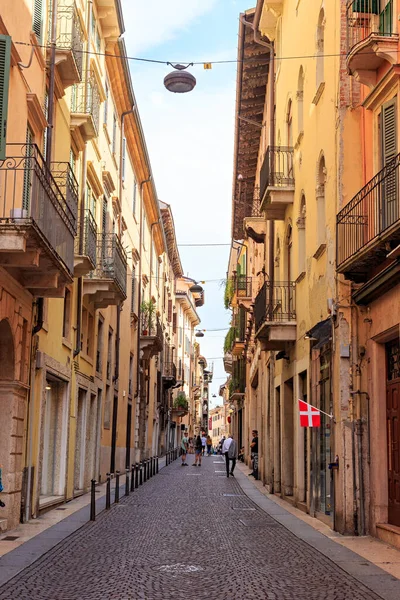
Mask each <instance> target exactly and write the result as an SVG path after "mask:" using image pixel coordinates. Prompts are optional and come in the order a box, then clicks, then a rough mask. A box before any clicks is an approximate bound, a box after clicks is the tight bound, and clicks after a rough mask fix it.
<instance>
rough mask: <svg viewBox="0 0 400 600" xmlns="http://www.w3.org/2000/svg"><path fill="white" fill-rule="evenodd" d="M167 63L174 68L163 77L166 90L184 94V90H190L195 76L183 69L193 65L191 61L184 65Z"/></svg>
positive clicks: (194, 83)
mask: <svg viewBox="0 0 400 600" xmlns="http://www.w3.org/2000/svg"><path fill="white" fill-rule="evenodd" d="M168 64H169V65H171V67H173V68H174V69H175V70H174V71H171V73H168V75H167V76H166V77H165V78H164V85H165V87H166V88H167V90H168V91H169V92H174V93H175V94H186V92H191V91H192V90H193V89H194V87H195V85H196V78H195V77H194V75H192V74H191V73H189V72H188V71H186V70H185V69H187V68H188V67H190V66H193V63H190V64H188V65H186V67H185V66H184V65H173V64H171V63H168Z"/></svg>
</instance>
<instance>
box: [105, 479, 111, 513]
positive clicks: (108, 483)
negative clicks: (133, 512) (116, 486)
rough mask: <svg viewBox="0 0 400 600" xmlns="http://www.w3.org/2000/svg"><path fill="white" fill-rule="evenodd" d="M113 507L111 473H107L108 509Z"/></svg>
mask: <svg viewBox="0 0 400 600" xmlns="http://www.w3.org/2000/svg"><path fill="white" fill-rule="evenodd" d="M109 508H111V477H110V473H107V485H106V509H107V510H108V509H109Z"/></svg>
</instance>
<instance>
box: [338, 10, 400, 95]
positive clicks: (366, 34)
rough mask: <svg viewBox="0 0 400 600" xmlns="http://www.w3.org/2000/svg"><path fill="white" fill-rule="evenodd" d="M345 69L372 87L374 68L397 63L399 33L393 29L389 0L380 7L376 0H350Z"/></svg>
mask: <svg viewBox="0 0 400 600" xmlns="http://www.w3.org/2000/svg"><path fill="white" fill-rule="evenodd" d="M346 17H347V57H346V65H347V69H348V71H349V73H350V74H351V75H353V76H354V77H355V78H356V79H357V80H358V81H360V82H361V83H363V84H364V85H367V86H368V87H370V88H373V87H374V86H375V84H376V82H377V73H378V70H379V69H380V68H381V67H383V66H384V65H385V63H386V64H389V65H392V64H396V63H398V58H397V57H398V41H399V36H398V34H397V33H396V32H395V29H396V26H395V23H396V21H397V12H396V14H395V6H394V2H393V0H389V2H387V4H386V5H385V7H384V8H383V10H380V3H379V1H378V0H351V1H350V2H348V4H347V7H346Z"/></svg>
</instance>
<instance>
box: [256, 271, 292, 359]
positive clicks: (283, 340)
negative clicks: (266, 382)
mask: <svg viewBox="0 0 400 600" xmlns="http://www.w3.org/2000/svg"><path fill="white" fill-rule="evenodd" d="M254 318H255V337H256V339H258V340H259V341H260V342H261V346H262V349H263V350H284V349H285V348H286V346H287V344H288V343H292V342H295V341H296V334H297V322H296V298H295V283H294V282H293V281H289V282H274V283H273V284H271V283H270V282H269V281H267V282H265V283H264V285H263V286H262V288H261V290H260V291H259V292H258V294H257V296H256V300H255V306H254Z"/></svg>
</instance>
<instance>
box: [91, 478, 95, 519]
mask: <svg viewBox="0 0 400 600" xmlns="http://www.w3.org/2000/svg"><path fill="white" fill-rule="evenodd" d="M90 520H91V521H95V520H96V480H95V479H92V481H91V489H90Z"/></svg>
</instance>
